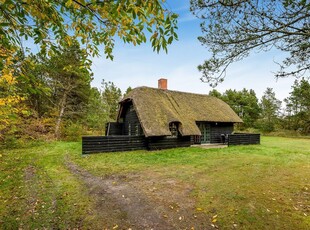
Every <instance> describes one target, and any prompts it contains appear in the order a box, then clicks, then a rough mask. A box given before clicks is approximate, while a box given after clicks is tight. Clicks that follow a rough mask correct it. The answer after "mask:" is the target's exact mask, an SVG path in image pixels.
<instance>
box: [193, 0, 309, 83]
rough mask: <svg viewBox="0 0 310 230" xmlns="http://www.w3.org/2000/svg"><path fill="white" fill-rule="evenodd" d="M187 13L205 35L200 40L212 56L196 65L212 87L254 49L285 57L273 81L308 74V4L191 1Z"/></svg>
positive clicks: (241, 0)
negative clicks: (199, 23)
mask: <svg viewBox="0 0 310 230" xmlns="http://www.w3.org/2000/svg"><path fill="white" fill-rule="evenodd" d="M191 10H192V12H193V13H194V14H195V15H196V16H197V17H199V18H200V19H202V20H203V22H202V24H201V28H202V32H203V36H201V37H199V40H200V42H201V43H202V44H203V45H204V46H206V47H207V48H208V49H209V51H210V52H211V54H212V55H211V58H210V59H208V60H206V61H205V63H204V64H203V65H200V66H199V67H198V69H199V70H200V71H202V73H203V76H202V78H201V79H202V81H205V82H208V83H210V84H211V85H212V86H215V85H217V84H218V83H219V82H222V81H223V80H224V78H225V76H226V70H227V69H228V67H229V65H231V63H233V62H236V61H239V60H242V59H244V58H246V57H248V56H249V55H250V54H251V52H252V51H254V50H258V51H269V50H270V49H272V48H276V49H278V50H280V51H283V52H286V53H289V57H288V58H286V59H285V60H283V61H282V63H281V64H280V70H279V72H278V73H277V74H276V76H277V77H284V76H290V75H295V76H299V75H302V74H309V68H310V61H309V60H310V55H309V53H310V52H309V51H310V45H309V44H310V3H309V2H308V1H302V0H300V1H287V0H269V1H262V0H258V1H256V0H255V1H254V0H239V1H236V0H226V1H224V0H222V1H215V0H214V1H201V0H191ZM292 68H295V70H292ZM287 69H289V71H288V72H285V70H287Z"/></svg>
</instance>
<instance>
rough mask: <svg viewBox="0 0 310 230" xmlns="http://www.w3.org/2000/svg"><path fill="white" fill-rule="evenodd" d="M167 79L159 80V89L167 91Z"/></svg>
mask: <svg viewBox="0 0 310 230" xmlns="http://www.w3.org/2000/svg"><path fill="white" fill-rule="evenodd" d="M167 84H168V82H167V79H165V78H161V79H159V80H158V89H167Z"/></svg>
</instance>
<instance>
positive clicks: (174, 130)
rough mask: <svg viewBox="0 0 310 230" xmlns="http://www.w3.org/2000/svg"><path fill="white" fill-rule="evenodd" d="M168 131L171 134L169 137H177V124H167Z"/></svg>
mask: <svg viewBox="0 0 310 230" xmlns="http://www.w3.org/2000/svg"><path fill="white" fill-rule="evenodd" d="M169 130H170V132H171V136H173V137H177V136H178V133H179V131H178V123H177V122H171V123H170V124H169Z"/></svg>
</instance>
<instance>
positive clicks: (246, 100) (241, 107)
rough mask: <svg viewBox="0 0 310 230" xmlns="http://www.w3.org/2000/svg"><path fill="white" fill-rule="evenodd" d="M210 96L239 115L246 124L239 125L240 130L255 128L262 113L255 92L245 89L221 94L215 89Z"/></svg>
mask: <svg viewBox="0 0 310 230" xmlns="http://www.w3.org/2000/svg"><path fill="white" fill-rule="evenodd" d="M209 95H210V96H215V97H217V98H220V99H222V100H223V101H225V102H226V103H227V104H228V105H229V106H230V107H231V108H232V109H233V110H234V111H235V113H236V114H238V115H239V117H240V118H241V119H242V120H243V122H244V123H243V124H241V125H239V126H240V127H238V128H240V129H244V128H249V127H254V123H255V121H256V120H257V119H258V117H259V113H260V108H259V106H258V99H257V97H256V94H255V92H254V90H252V89H250V90H247V89H243V90H241V91H237V90H231V89H229V90H226V91H225V92H224V93H223V94H221V93H220V92H218V91H217V90H215V89H214V90H212V91H210V92H209Z"/></svg>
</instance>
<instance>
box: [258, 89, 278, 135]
mask: <svg viewBox="0 0 310 230" xmlns="http://www.w3.org/2000/svg"><path fill="white" fill-rule="evenodd" d="M259 106H260V109H261V114H260V119H259V121H258V126H259V128H260V129H261V130H262V131H263V132H272V131H274V130H275V125H276V123H277V122H278V118H279V114H280V109H281V101H280V100H278V99H277V98H276V96H275V93H274V92H273V89H272V88H267V89H266V91H265V92H264V95H263V97H262V99H261V102H260V104H259Z"/></svg>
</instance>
